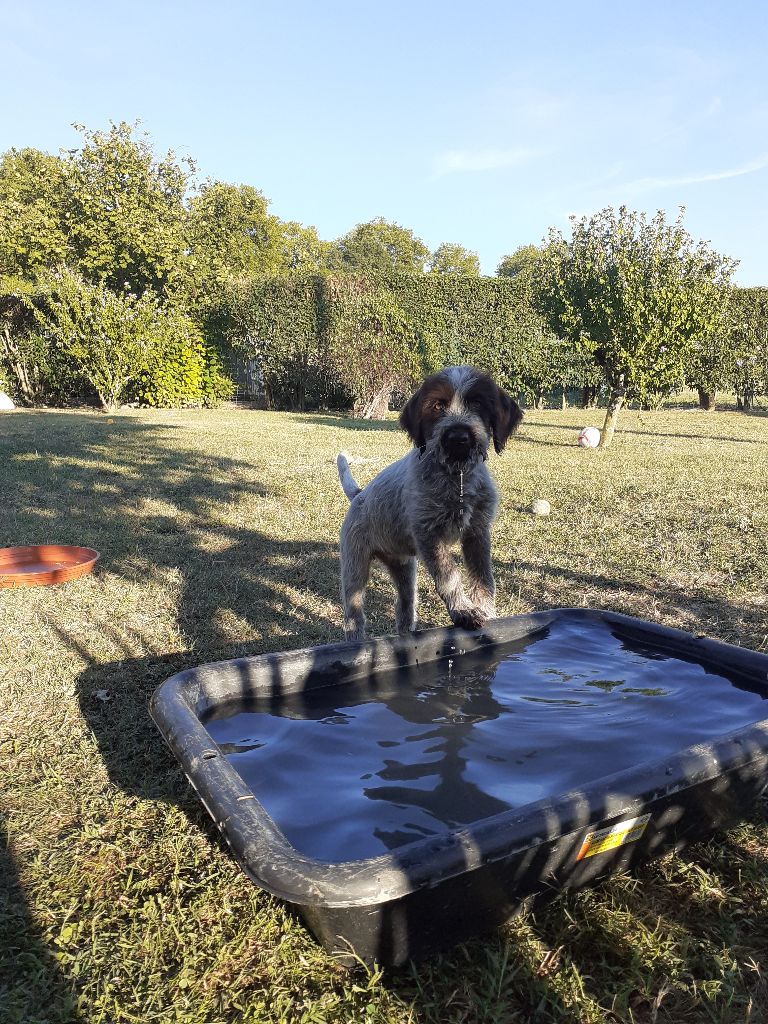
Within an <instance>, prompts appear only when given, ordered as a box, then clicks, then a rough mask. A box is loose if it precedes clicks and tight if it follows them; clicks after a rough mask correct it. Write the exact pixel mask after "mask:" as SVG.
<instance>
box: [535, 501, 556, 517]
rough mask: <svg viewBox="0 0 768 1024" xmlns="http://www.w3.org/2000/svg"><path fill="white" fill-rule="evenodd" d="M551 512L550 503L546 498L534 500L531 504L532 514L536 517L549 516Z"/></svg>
mask: <svg viewBox="0 0 768 1024" xmlns="http://www.w3.org/2000/svg"><path fill="white" fill-rule="evenodd" d="M550 511H551V509H550V505H549V502H548V501H545V500H544V498H534V500H533V501H532V502H531V512H533V514H534V515H535V516H548V515H549V513H550Z"/></svg>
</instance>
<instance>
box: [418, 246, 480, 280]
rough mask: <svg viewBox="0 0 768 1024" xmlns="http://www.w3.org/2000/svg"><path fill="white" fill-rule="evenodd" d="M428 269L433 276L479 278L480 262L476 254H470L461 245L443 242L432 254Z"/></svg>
mask: <svg viewBox="0 0 768 1024" xmlns="http://www.w3.org/2000/svg"><path fill="white" fill-rule="evenodd" d="M429 269H430V272H431V273H433V274H461V275H463V276H465V277H479V276H480V260H479V258H478V255H477V253H476V252H470V251H469V249H465V248H464V246H463V245H456V244H455V243H453V242H443V244H442V245H439V246H438V247H437V249H435V251H434V252H433V253H432V259H431V261H430V266H429Z"/></svg>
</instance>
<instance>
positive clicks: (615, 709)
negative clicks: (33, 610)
mask: <svg viewBox="0 0 768 1024" xmlns="http://www.w3.org/2000/svg"><path fill="white" fill-rule="evenodd" d="M503 655H504V656H503V657H502V658H501V659H499V650H498V649H496V650H495V652H494V654H493V657H492V656H491V653H490V652H488V651H486V652H484V653H480V654H475V655H465V656H463V657H456V658H454V659H453V660H452V662H451V663H450V664H449V663H447V662H445V661H443V662H441V663H440V664H439V665H432V666H422V667H419V668H418V669H417V670H414V671H412V672H407V673H402V674H399V675H397V676H389V677H381V676H379V677H377V678H376V679H375V686H374V685H373V684H372V682H370V681H368V682H365V683H359V684H352V685H345V686H338V687H329V688H327V689H324V690H317V691H314V692H307V693H303V694H298V695H293V696H290V697H286V698H284V699H282V700H279V701H278V702H275V700H274V699H270V700H269V701H268V702H267V701H265V702H264V703H261V704H260V703H253V704H248V705H244V704H238V705H229V706H225V707H220V708H218V709H216V710H215V711H214V713H213V715H212V717H210V718H208V719H207V720H206V721H205V726H206V728H207V729H208V731H209V733H210V734H211V736H212V738H213V739H214V740H215V741H216V743H218V744H219V746H220V747H221V749H222V751H223V753H225V754H226V755H227V756H228V758H229V759H230V760H231V762H232V764H233V765H234V767H235V768H236V769H237V771H238V772H239V773H240V775H241V776H242V777H243V778H244V779H245V781H246V783H247V784H248V785H249V786H250V787H251V789H252V791H253V792H254V793H255V794H256V796H257V797H258V799H259V800H260V801H261V803H262V804H263V805H264V807H265V808H266V810H267V812H268V813H269V814H270V816H271V817H272V818H273V820H274V821H275V822H276V823H277V824H278V826H279V827H280V828H281V830H282V831H283V833H284V834H285V836H286V837H287V838H288V840H289V841H290V842H291V843H292V845H293V846H294V847H295V848H296V849H298V850H300V851H301V852H302V853H305V854H308V855H310V856H313V857H316V858H318V859H320V860H325V861H330V862H338V861H343V860H354V859H359V858H365V857H372V856H376V855H377V854H380V853H383V852H385V851H388V850H391V849H394V848H396V847H399V846H403V845H404V844H406V843H410V842H413V841H414V840H416V839H421V838H423V837H425V836H433V835H436V834H439V833H445V832H447V831H449V830H451V829H452V828H455V827H456V826H460V825H463V824H467V823H470V822H475V821H479V820H481V819H483V818H487V817H489V816H491V815H494V814H498V813H499V812H501V811H506V810H509V809H510V808H515V807H521V806H523V805H524V804H527V803H530V802H532V801H534V800H539V799H542V798H544V797H548V796H556V795H557V794H559V793H564V792H567V791H569V790H571V789H575V788H578V787H579V786H581V785H583V784H584V783H587V782H589V781H591V780H594V779H596V778H600V777H601V776H604V775H609V774H612V773H613V772H616V771H620V770H622V769H625V768H630V767H632V766H633V765H636V764H639V763H641V762H643V761H648V760H654V759H656V758H659V757H663V756H664V755H665V754H670V753H673V752H675V751H677V750H680V749H682V748H684V747H687V746H689V745H690V744H692V743H696V742H700V741H703V740H706V739H710V738H712V737H714V736H719V735H723V734H725V733H727V732H730V731H731V730H733V729H738V728H740V727H742V726H745V725H747V724H749V723H752V722H756V721H759V720H760V719H762V718H764V717H766V706H765V705H764V703H763V697H764V695H763V694H761V693H758V692H753V691H752V690H750V689H748V688H746V687H745V685H744V684H743V683H739V682H736V680H735V679H729V678H727V677H725V676H723V675H718V674H715V673H713V672H711V671H707V670H706V669H705V668H703V667H702V666H701V665H699V664H697V663H696V662H693V661H685V660H682V659H679V658H676V657H670V656H667V655H664V654H661V653H659V651H658V650H656V649H654V648H652V647H648V646H646V645H644V644H641V643H637V642H635V641H632V640H629V639H627V638H622V637H621V635H620V634H618V633H614V632H612V631H611V630H610V629H609V628H608V627H607V626H605V625H604V624H603V623H602V622H600V621H590V620H579V621H574V620H568V619H562V620H557V621H556V622H555V623H554V624H553V626H552V627H551V628H549V629H547V630H543V631H542V632H540V633H538V634H536V635H535V636H533V637H529V638H527V639H526V640H524V641H519V642H517V643H515V644H510V645H506V646H505V647H504V648H503Z"/></svg>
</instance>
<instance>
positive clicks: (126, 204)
mask: <svg viewBox="0 0 768 1024" xmlns="http://www.w3.org/2000/svg"><path fill="white" fill-rule="evenodd" d="M76 127H77V128H78V130H79V131H80V132H81V133H82V135H83V137H84V139H85V142H84V145H83V147H82V149H81V150H79V151H77V152H75V153H74V154H73V155H72V156H71V158H70V160H69V161H68V164H67V174H66V188H65V198H66V209H65V211H64V217H65V223H66V227H67V233H68V236H69V238H70V240H71V249H72V252H73V255H74V259H75V264H76V266H77V267H78V269H79V270H80V272H81V273H82V274H83V276H84V277H85V278H86V279H87V280H89V281H93V282H98V283H101V284H105V285H107V286H109V287H111V288H114V289H115V290H117V291H121V290H122V289H123V288H124V287H125V286H128V288H130V289H132V290H134V291H136V292H137V293H141V292H143V291H144V290H145V289H147V288H151V289H153V290H154V291H155V292H157V293H158V294H167V293H168V291H169V290H170V289H171V288H172V287H173V286H174V285H175V284H176V283H177V282H178V281H179V280H180V279H182V278H183V277H184V275H185V274H186V272H187V268H186V262H187V259H186V237H185V220H186V216H187V213H186V207H185V205H184V203H185V198H186V193H187V189H188V186H189V184H190V180H191V176H192V173H193V171H194V165H193V164H192V162H191V161H189V160H184V161H182V162H178V161H177V160H176V158H175V156H174V154H173V153H168V154H167V155H166V156H165V157H164V158H163V159H161V160H157V159H156V158H155V156H154V153H153V151H152V147H151V145H150V142H149V140H148V138H147V137H146V136H141V137H139V138H135V137H134V127H135V126H132V125H129V124H126V123H125V122H121V123H120V124H113V125H111V126H110V129H109V131H106V132H99V131H95V132H91V131H88V130H87V129H85V128H84V127H82V125H78V126H76Z"/></svg>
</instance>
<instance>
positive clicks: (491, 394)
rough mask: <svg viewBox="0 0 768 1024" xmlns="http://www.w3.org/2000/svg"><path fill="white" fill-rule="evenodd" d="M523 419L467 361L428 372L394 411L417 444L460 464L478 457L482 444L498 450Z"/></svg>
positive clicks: (513, 404)
mask: <svg viewBox="0 0 768 1024" xmlns="http://www.w3.org/2000/svg"><path fill="white" fill-rule="evenodd" d="M522 418H523V413H522V410H521V409H520V406H519V405H518V404H517V402H515V401H514V400H513V399H512V398H510V396H509V395H508V394H507V393H506V391H503V390H502V389H501V388H500V387H499V386H498V385H497V384H495V383H494V382H493V380H491V378H490V377H489V376H488V375H487V374H485V373H481V372H480V371H479V370H475V369H473V368H472V367H471V366H451V367H449V368H448V369H447V370H441V371H440V372H439V373H435V374H433V375H432V376H431V377H428V378H427V379H426V380H425V381H424V383H423V384H422V385H421V387H420V388H419V390H418V391H417V392H416V394H415V395H414V396H413V397H412V398H411V399H410V400H409V401H408V403H407V405H406V406H405V408H404V409H403V411H402V413H401V414H400V425H401V426H402V427H403V428H404V429H405V430H407V431H408V434H409V435H410V437H411V439H412V440H413V443H414V444H415V445H416V447H417V448H422V449H424V448H428V449H431V450H433V451H434V452H435V454H436V456H437V458H438V459H439V461H441V462H445V463H449V464H455V465H456V466H463V465H465V464H467V463H474V462H477V461H478V460H479V459H484V458H485V456H486V453H487V451H488V445H489V444H490V441H491V439H493V447H494V448H495V449H496V451H497V452H498V453H500V452H501V451H502V449H503V448H504V445H505V444H506V443H507V439H508V437H509V435H510V434H511V433H512V431H513V430H515V428H516V427H517V425H518V424H519V423H520V420H521V419H522Z"/></svg>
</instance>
